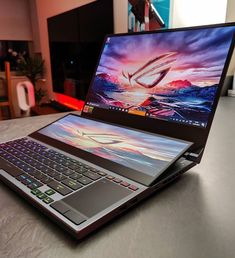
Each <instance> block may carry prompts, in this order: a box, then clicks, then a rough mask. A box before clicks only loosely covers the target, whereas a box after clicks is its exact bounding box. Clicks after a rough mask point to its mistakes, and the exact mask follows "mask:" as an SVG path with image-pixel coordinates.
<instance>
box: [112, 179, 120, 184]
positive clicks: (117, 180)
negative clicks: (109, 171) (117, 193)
mask: <svg viewBox="0 0 235 258" xmlns="http://www.w3.org/2000/svg"><path fill="white" fill-rule="evenodd" d="M113 182H115V183H117V184H120V183H121V182H122V180H121V179H119V178H114V179H113Z"/></svg>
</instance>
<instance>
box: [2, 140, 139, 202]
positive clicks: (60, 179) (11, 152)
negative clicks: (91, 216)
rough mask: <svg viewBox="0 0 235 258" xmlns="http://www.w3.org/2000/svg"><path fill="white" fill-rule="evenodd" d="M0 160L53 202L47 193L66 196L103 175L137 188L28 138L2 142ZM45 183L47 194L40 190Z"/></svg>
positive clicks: (19, 178)
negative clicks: (47, 188) (10, 166)
mask: <svg viewBox="0 0 235 258" xmlns="http://www.w3.org/2000/svg"><path fill="white" fill-rule="evenodd" d="M1 159H2V160H4V161H7V162H9V163H10V164H11V165H13V166H14V169H6V172H8V173H9V174H10V175H12V176H13V177H15V178H16V179H17V180H18V181H20V182H21V183H22V184H24V185H26V186H27V187H28V188H30V189H31V190H32V191H31V192H32V193H33V194H35V195H37V197H38V198H39V199H42V200H43V201H44V202H45V203H50V202H52V201H53V199H52V198H50V197H48V195H49V196H50V195H52V194H53V193H54V191H56V192H58V193H60V194H61V195H63V196H65V195H68V194H69V193H71V192H73V191H76V190H78V189H81V188H82V187H84V186H86V185H88V184H90V183H92V182H94V181H97V180H99V179H100V178H102V177H105V178H107V179H109V180H112V181H113V182H115V183H117V184H120V185H122V186H123V187H128V188H129V189H130V190H132V191H136V190H138V187H136V186H135V185H130V184H129V183H127V182H125V181H123V180H121V179H119V178H116V177H113V176H111V175H108V174H107V173H105V172H103V171H100V170H98V169H96V168H93V167H91V166H89V165H87V164H85V163H82V162H80V161H78V160H76V159H73V158H71V157H69V156H67V155H64V154H62V153H60V152H57V151H55V150H53V149H50V148H48V147H46V146H44V145H43V144H41V143H38V142H36V141H33V140H31V139H27V138H22V139H17V140H13V141H10V142H7V143H2V144H0V161H1ZM2 168H3V169H4V166H3V167H2ZM4 170H5V169H4ZM44 184H45V185H47V186H49V187H50V188H51V189H50V190H48V191H47V192H46V194H45V193H42V192H41V191H40V190H39V189H38V188H39V187H41V186H42V185H44ZM52 189H53V190H54V191H53V190H52Z"/></svg>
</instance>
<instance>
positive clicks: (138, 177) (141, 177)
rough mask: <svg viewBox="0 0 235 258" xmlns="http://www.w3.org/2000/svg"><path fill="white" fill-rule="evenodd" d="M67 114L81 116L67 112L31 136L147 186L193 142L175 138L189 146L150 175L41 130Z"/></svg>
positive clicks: (186, 148)
mask: <svg viewBox="0 0 235 258" xmlns="http://www.w3.org/2000/svg"><path fill="white" fill-rule="evenodd" d="M67 116H77V117H80V116H79V115H76V114H73V113H70V114H67V115H65V116H63V117H61V118H59V119H57V120H55V121H53V122H52V123H50V124H47V125H46V126H44V127H42V128H40V129H39V130H37V131H35V132H33V133H32V134H30V135H29V137H32V138H33V139H36V140H39V141H41V142H43V143H45V144H48V145H49V146H52V147H55V148H58V149H59V150H62V151H64V152H66V153H68V154H71V155H73V156H75V157H78V158H80V159H82V160H85V161H88V162H90V163H92V164H95V165H97V166H100V167H102V168H104V169H106V170H109V171H112V172H114V173H117V174H119V175H121V176H124V177H126V178H129V179H131V180H134V181H136V182H138V183H141V184H144V185H146V186H148V185H150V184H151V183H152V182H154V181H155V180H156V179H157V178H158V177H159V176H160V175H161V174H162V173H163V172H164V171H165V170H166V169H167V168H169V167H170V166H171V165H172V164H173V163H174V162H175V161H176V160H178V159H179V158H180V157H181V156H182V155H183V154H184V153H185V152H186V151H187V150H188V148H190V146H191V145H192V142H188V141H183V140H180V139H175V140H176V141H178V142H185V143H186V144H187V145H188V146H187V147H185V149H184V150H182V151H181V152H180V153H178V155H177V156H176V157H175V158H174V159H172V160H171V161H170V162H169V163H168V164H167V165H166V167H165V168H164V169H161V170H160V171H159V172H158V174H157V175H156V176H150V175H148V174H146V173H144V172H141V171H137V170H135V169H132V168H130V167H126V166H123V165H121V164H119V163H116V162H114V161H111V160H108V159H105V158H102V157H100V156H97V155H95V154H92V153H90V152H87V151H84V150H82V149H80V148H77V147H74V146H72V145H68V144H66V143H64V142H61V141H59V140H57V139H53V138H51V137H49V136H46V135H45V134H43V133H40V130H42V129H43V128H46V127H48V126H50V125H51V124H53V123H55V122H56V121H59V120H61V119H63V118H65V117H67ZM81 118H82V119H87V118H84V117H81ZM88 120H93V121H97V122H102V123H104V122H103V121H101V120H97V119H92V118H89V119H88ZM105 124H109V125H114V126H117V127H121V128H126V129H131V130H133V131H137V132H138V131H140V130H138V129H133V128H128V127H126V126H120V125H115V124H112V123H109V122H105ZM144 133H146V134H150V135H153V136H157V135H156V134H152V133H149V132H144ZM158 136H159V135H158ZM162 137H163V138H166V139H167V138H168V139H169V138H170V137H166V136H162Z"/></svg>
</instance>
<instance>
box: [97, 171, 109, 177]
mask: <svg viewBox="0 0 235 258" xmlns="http://www.w3.org/2000/svg"><path fill="white" fill-rule="evenodd" d="M97 174H99V175H100V176H106V175H107V173H105V172H102V171H98V172H97Z"/></svg>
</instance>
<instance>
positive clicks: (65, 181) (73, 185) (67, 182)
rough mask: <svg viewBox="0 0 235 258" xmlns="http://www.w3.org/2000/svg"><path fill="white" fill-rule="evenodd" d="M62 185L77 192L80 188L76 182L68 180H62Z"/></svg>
mask: <svg viewBox="0 0 235 258" xmlns="http://www.w3.org/2000/svg"><path fill="white" fill-rule="evenodd" d="M62 183H63V184H65V185H67V186H68V187H70V188H71V189H73V190H77V189H79V188H81V187H82V185H81V184H79V183H77V182H76V181H74V180H72V179H68V178H67V179H65V180H63V181H62Z"/></svg>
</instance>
